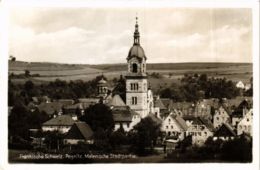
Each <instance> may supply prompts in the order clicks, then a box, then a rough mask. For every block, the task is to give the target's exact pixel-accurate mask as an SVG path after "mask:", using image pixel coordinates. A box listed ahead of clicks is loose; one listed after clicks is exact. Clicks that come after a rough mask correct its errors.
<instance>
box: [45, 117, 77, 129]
mask: <svg viewBox="0 0 260 170" xmlns="http://www.w3.org/2000/svg"><path fill="white" fill-rule="evenodd" d="M74 123H75V121H74V120H73V119H72V117H71V116H69V115H59V116H56V117H54V118H52V119H50V120H48V121H46V122H44V123H43V124H42V131H43V132H47V131H59V132H60V133H63V134H64V133H67V132H68V131H69V130H70V128H71V127H72V125H73V124H74Z"/></svg>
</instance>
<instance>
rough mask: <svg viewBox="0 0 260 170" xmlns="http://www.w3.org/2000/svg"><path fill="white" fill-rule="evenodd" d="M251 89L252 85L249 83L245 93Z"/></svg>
mask: <svg viewBox="0 0 260 170" xmlns="http://www.w3.org/2000/svg"><path fill="white" fill-rule="evenodd" d="M251 87H252V85H251V84H249V83H247V84H246V85H245V91H247V90H249V89H251Z"/></svg>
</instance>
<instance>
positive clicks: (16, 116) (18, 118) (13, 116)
mask: <svg viewBox="0 0 260 170" xmlns="http://www.w3.org/2000/svg"><path fill="white" fill-rule="evenodd" d="M27 120H28V111H27V109H26V108H25V107H24V106H23V105H21V104H18V103H17V104H16V105H15V106H14V107H13V109H12V111H11V113H10V116H9V117H8V130H9V135H10V136H20V137H22V138H24V139H28V137H29V136H28V135H29V133H28V129H29V126H28V122H27Z"/></svg>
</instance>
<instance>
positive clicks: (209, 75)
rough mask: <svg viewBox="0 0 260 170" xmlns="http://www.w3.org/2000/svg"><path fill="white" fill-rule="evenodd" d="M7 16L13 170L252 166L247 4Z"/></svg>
mask: <svg viewBox="0 0 260 170" xmlns="http://www.w3.org/2000/svg"><path fill="white" fill-rule="evenodd" d="M8 10H9V11H8V12H9V13H8V14H9V15H8V25H7V27H8V37H7V39H8V57H5V60H6V61H7V60H8V61H7V65H8V74H7V80H6V81H8V82H7V91H6V93H7V102H6V103H7V105H8V106H7V109H6V110H7V112H8V113H6V114H4V115H6V116H7V117H8V118H7V123H6V125H7V127H6V129H7V134H6V138H7V147H8V149H7V155H6V157H7V161H8V164H15V165H19V164H53V163H55V164H83V165H82V166H83V167H84V164H101V163H102V164H104V163H105V164H106V163H107V164H114V163H122V164H130V165H129V166H131V164H139V163H145V164H150V163H156V164H165V163H167V164H169V163H170V164H185V163H193V164H200V163H215V164H216V163H217V164H223V163H225V164H227V163H228V164H229V163H230V164H234V163H239V164H246V165H247V164H249V165H250V164H252V163H253V159H255V157H254V156H255V155H254V149H257V150H259V148H256V147H258V146H259V145H258V146H256V145H254V144H253V143H254V140H253V139H254V138H255V136H254V135H259V134H256V133H255V132H259V130H258V129H255V128H254V124H253V122H256V120H254V119H257V118H259V117H258V116H257V117H255V115H259V109H258V108H259V103H255V101H254V100H255V96H254V95H255V85H254V82H256V80H254V79H255V78H256V77H255V76H254V75H255V74H256V73H254V71H255V70H254V69H253V68H254V67H256V65H255V61H256V62H258V59H259V58H258V57H256V59H257V60H254V58H255V57H254V43H253V42H254V41H253V39H254V34H253V33H254V31H253V30H254V24H253V23H254V22H253V18H254V17H253V16H254V14H253V9H252V8H250V7H248V6H246V7H243V6H239V7H236V8H233V7H229V6H227V7H225V6H224V7H223V6H222V7H214V6H209V7H203V8H202V7H185V6H178V7H176V6H149V5H146V6H134V7H133V6H129V7H128V6H127V5H124V6H117V5H115V6H111V5H110V6H109V7H105V6H91V5H90V6H82V7H81V6H73V7H68V6H53V7H52V6H29V5H28V6H10V8H9V9H8ZM258 31H259V30H258ZM258 48H259V47H258ZM258 66H259V65H258ZM256 71H258V70H256ZM257 81H258V78H257ZM257 90H258V89H257ZM257 101H259V100H258V98H257ZM255 105H256V106H255ZM255 107H257V108H255ZM257 122H259V121H257ZM257 139H259V137H258V136H257ZM257 150H256V151H257Z"/></svg>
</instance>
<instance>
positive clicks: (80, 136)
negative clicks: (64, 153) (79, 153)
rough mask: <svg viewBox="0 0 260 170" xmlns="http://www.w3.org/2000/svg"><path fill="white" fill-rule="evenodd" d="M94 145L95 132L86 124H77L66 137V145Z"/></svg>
mask: <svg viewBox="0 0 260 170" xmlns="http://www.w3.org/2000/svg"><path fill="white" fill-rule="evenodd" d="M79 143H84V144H93V143H94V140H93V131H92V129H91V128H90V126H89V125H88V124H86V123H85V122H75V123H74V124H73V125H72V127H71V128H70V130H69V131H68V133H67V135H66V136H65V137H64V144H65V145H77V144H79Z"/></svg>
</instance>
